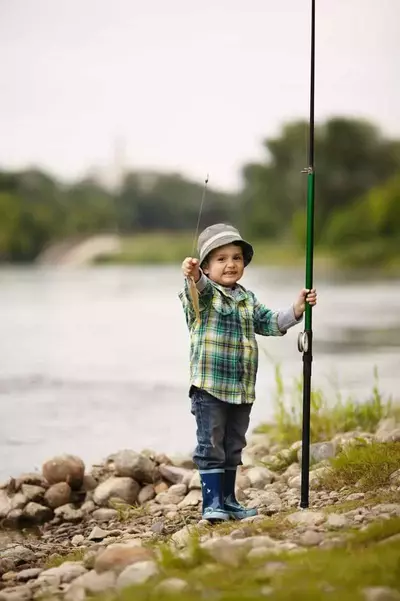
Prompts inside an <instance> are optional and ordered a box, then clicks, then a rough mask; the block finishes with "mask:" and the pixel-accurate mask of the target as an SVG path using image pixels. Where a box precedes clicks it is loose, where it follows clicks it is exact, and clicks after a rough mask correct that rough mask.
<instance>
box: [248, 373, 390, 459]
mask: <svg viewBox="0 0 400 601" xmlns="http://www.w3.org/2000/svg"><path fill="white" fill-rule="evenodd" d="M275 382H276V390H275V394H274V412H273V423H271V424H261V425H260V426H258V427H257V428H256V429H255V430H254V431H255V432H256V433H266V434H268V435H269V437H270V438H271V439H272V440H273V441H276V442H279V443H281V444H283V445H287V446H289V445H291V444H292V443H293V442H296V441H298V440H300V439H301V428H302V416H303V412H302V403H303V384H302V379H301V378H299V379H295V380H294V384H293V386H292V389H291V392H289V391H288V390H287V388H286V387H285V384H284V382H283V378H282V373H281V368H280V365H279V364H276V365H275ZM288 399H289V401H288ZM391 415H396V416H399V417H400V409H399V407H398V406H397V405H394V404H393V403H392V401H391V399H389V400H388V401H385V400H384V399H383V397H382V394H381V392H380V390H379V382H378V373H377V370H376V369H375V370H374V385H373V389H372V393H371V396H370V398H368V399H367V400H366V401H365V402H363V403H359V402H356V401H355V400H354V399H352V398H351V397H349V398H346V399H343V398H342V397H341V395H340V394H337V395H336V399H334V400H332V399H329V398H328V397H327V396H326V394H325V393H324V392H323V391H322V390H321V389H313V390H312V392H311V440H312V442H318V441H326V440H331V439H332V438H333V437H334V436H335V434H337V433H338V432H350V431H355V430H358V431H362V432H374V431H375V429H376V427H377V425H378V423H379V421H380V420H381V419H383V418H386V417H389V416H391ZM283 467H284V466H283Z"/></svg>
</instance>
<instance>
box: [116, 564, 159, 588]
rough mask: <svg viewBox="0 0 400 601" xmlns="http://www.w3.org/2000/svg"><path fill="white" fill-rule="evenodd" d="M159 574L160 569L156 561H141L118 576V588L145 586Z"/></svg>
mask: <svg viewBox="0 0 400 601" xmlns="http://www.w3.org/2000/svg"><path fill="white" fill-rule="evenodd" d="M157 574H158V567H157V564H156V563H155V562H154V561H140V562H138V563H134V564H133V565H130V566H128V567H126V568H125V569H124V570H123V571H122V572H121V573H120V575H119V576H118V579H117V583H116V588H117V589H118V590H121V589H124V588H126V587H128V586H133V585H138V584H143V583H144V582H147V581H148V580H149V579H150V578H152V577H153V576H156V575H157Z"/></svg>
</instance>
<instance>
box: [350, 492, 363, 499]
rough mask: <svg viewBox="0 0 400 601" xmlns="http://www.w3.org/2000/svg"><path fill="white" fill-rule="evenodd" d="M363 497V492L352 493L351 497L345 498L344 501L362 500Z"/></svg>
mask: <svg viewBox="0 0 400 601" xmlns="http://www.w3.org/2000/svg"><path fill="white" fill-rule="evenodd" d="M364 497H365V494H364V493H363V492H353V493H352V494H351V495H349V496H348V497H346V501H359V500H360V499H363V498H364Z"/></svg>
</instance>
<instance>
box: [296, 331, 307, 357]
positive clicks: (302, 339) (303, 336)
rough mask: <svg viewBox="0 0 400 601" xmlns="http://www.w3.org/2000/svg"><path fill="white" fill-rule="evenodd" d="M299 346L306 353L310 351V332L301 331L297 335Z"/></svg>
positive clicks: (300, 350) (301, 351)
mask: <svg viewBox="0 0 400 601" xmlns="http://www.w3.org/2000/svg"><path fill="white" fill-rule="evenodd" d="M297 348H298V349H299V352H300V353H306V352H307V351H308V333H307V332H300V334H299V335H298V337H297Z"/></svg>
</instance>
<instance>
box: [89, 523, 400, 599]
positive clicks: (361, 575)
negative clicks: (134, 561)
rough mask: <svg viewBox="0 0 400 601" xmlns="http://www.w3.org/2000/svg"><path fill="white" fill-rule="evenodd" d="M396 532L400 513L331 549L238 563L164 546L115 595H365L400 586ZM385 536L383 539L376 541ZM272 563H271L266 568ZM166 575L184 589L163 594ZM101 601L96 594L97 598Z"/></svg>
mask: <svg viewBox="0 0 400 601" xmlns="http://www.w3.org/2000/svg"><path fill="white" fill-rule="evenodd" d="M399 533H400V519H399V518H393V519H390V520H384V521H382V522H378V523H375V524H372V525H370V526H369V527H367V528H366V529H365V530H363V531H358V532H354V533H353V532H349V533H348V536H347V537H346V538H345V539H344V540H343V546H342V547H340V548H331V549H305V550H304V551H303V552H301V553H296V554H289V553H283V554H280V555H274V554H270V555H266V556H265V557H263V558H257V559H252V560H249V559H248V558H247V559H246V558H245V559H244V560H243V561H242V562H241V563H240V564H239V566H238V567H237V568H235V569H232V568H229V567H227V566H226V565H222V564H220V563H218V562H215V561H214V560H213V559H212V558H211V557H210V556H209V555H208V554H207V553H206V552H205V551H204V550H202V549H200V548H199V546H198V543H197V542H196V541H194V543H193V544H192V545H191V553H190V558H187V559H186V558H183V557H179V556H177V555H176V553H174V552H173V551H171V549H169V550H167V549H165V550H163V551H162V552H161V557H160V560H159V569H160V574H159V575H158V576H156V577H154V578H152V579H151V580H150V581H148V582H147V583H146V584H144V585H141V586H135V587H131V588H129V589H126V590H124V591H122V592H120V593H119V594H117V596H111V597H104V596H103V597H102V599H103V600H105V599H106V598H107V599H108V600H111V599H112V600H115V601H117V600H118V601H155V600H156V599H157V600H159V601H162V600H164V599H174V601H200V600H204V599H210V600H216V601H258V600H259V599H262V598H264V597H265V598H267V597H266V593H269V594H268V598H269V599H273V600H276V601H292V600H293V599H296V600H298V601H322V600H325V599H329V598H331V599H340V600H341V601H342V600H343V601H361V600H363V601H364V596H363V593H362V590H363V589H364V588H365V587H376V586H386V587H391V588H393V589H395V590H396V589H397V590H400V553H399V551H400V543H399V542H397V541H396V540H395V539H391V537H393V536H394V535H398V534H399ZM381 541H386V542H385V544H379V543H381ZM271 568H275V569H271ZM166 578H179V579H181V580H184V581H185V582H186V583H187V590H186V591H183V592H174V593H172V594H169V595H168V594H165V593H164V594H163V593H161V592H159V591H158V590H157V584H158V583H159V582H161V581H162V580H164V579H166ZM97 599H98V601H100V598H97Z"/></svg>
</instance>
